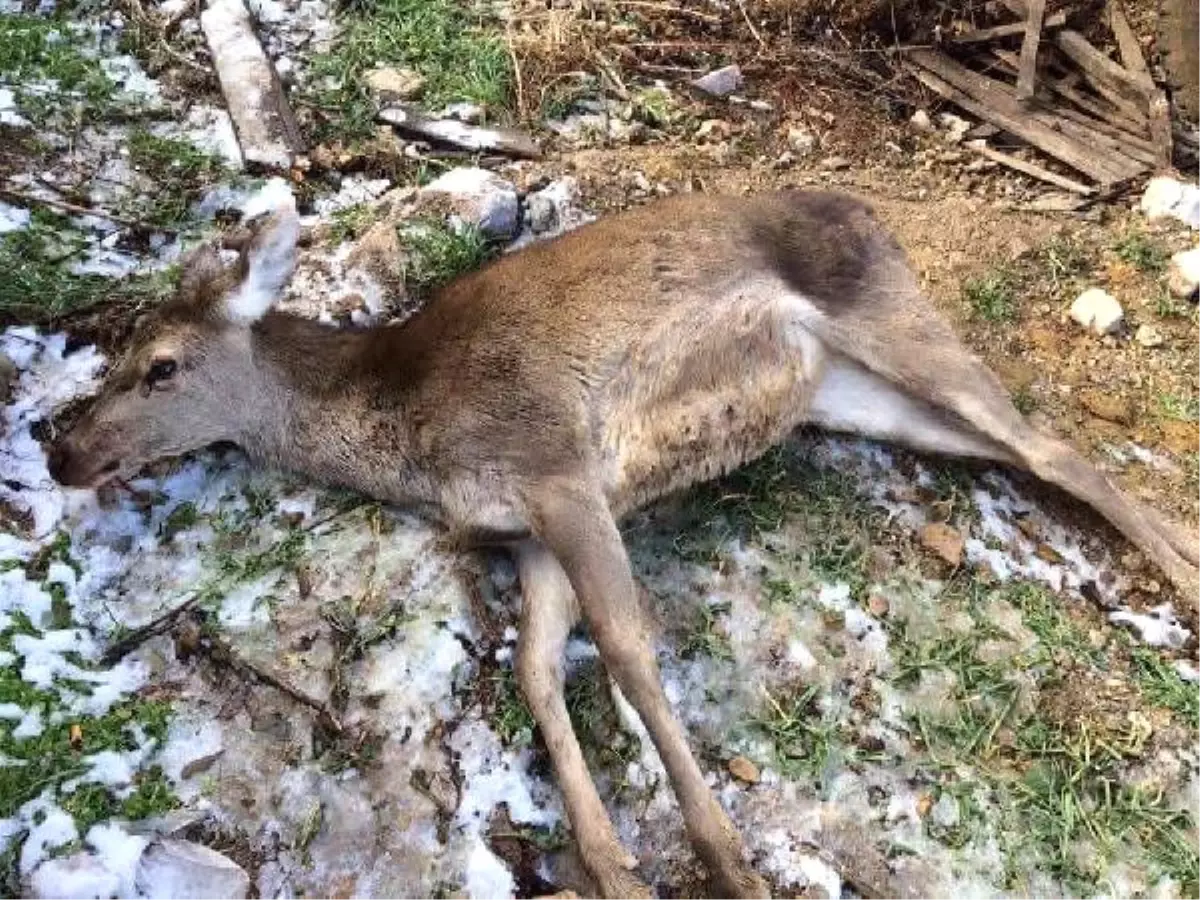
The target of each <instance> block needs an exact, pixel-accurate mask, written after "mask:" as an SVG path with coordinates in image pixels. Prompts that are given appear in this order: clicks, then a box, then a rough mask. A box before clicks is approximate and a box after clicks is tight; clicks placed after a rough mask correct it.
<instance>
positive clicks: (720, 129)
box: [696, 119, 733, 141]
mask: <svg viewBox="0 0 1200 900" xmlns="http://www.w3.org/2000/svg"><path fill="white" fill-rule="evenodd" d="M732 133H733V128H732V127H731V126H730V124H729V123H728V122H726V121H725V120H724V119H705V120H704V121H703V122H701V123H700V127H699V128H697V129H696V139H697V140H700V141H708V140H715V141H724V140H727V139H728V138H729V135H730V134H732Z"/></svg>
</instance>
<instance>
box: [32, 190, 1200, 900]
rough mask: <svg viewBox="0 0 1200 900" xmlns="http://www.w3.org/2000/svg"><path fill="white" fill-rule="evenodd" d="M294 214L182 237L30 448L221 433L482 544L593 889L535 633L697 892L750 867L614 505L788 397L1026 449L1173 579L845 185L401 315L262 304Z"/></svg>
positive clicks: (699, 204)
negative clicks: (573, 654)
mask: <svg viewBox="0 0 1200 900" xmlns="http://www.w3.org/2000/svg"><path fill="white" fill-rule="evenodd" d="M298 234H299V224H298V219H297V216H296V211H295V207H294V204H291V203H285V204H282V205H281V206H280V207H279V208H277V209H276V210H275V211H274V212H273V213H272V214H271V215H270V216H269V217H267V218H266V219H265V220H262V221H259V222H258V224H257V227H256V229H255V231H254V234H253V237H252V238H251V239H250V240H249V242H248V245H247V246H246V247H245V248H243V250H242V252H241V255H240V259H239V261H238V263H237V264H236V265H234V266H231V267H228V268H227V267H224V266H223V265H222V264H221V262H220V259H219V257H218V255H217V253H216V251H215V250H213V249H211V248H208V249H203V250H201V251H198V252H197V253H196V254H194V255H193V256H192V258H191V259H190V260H189V261H188V263H187V265H186V267H185V271H184V275H183V280H182V283H181V285H180V288H179V292H178V295H177V296H176V297H175V298H174V299H172V300H171V301H170V302H168V303H166V304H165V305H164V306H163V307H162V308H161V309H159V310H157V311H156V312H155V313H153V315H152V317H151V320H150V321H149V322H148V323H147V326H146V327H144V328H143V329H142V330H141V332H140V334H139V336H138V337H137V338H136V339H135V341H134V343H133V346H132V348H131V349H130V351H129V353H128V355H127V356H126V357H125V358H124V359H123V360H122V361H121V362H120V364H119V365H117V366H116V367H115V368H114V369H113V370H112V372H111V373H110V374H109V375H108V377H107V380H106V382H105V384H104V387H103V390H102V392H101V393H100V396H99V397H98V399H97V401H96V403H95V406H94V407H93V408H92V409H91V410H90V411H89V413H88V414H87V415H86V416H85V417H84V418H83V419H82V420H81V421H80V422H79V424H78V425H77V426H76V427H75V429H74V430H73V431H72V432H71V433H70V434H67V435H66V436H65V437H64V438H63V439H62V440H61V442H60V443H59V444H58V445H57V446H56V447H55V448H54V449H53V451H52V453H51V471H52V472H53V474H54V477H55V478H57V479H58V480H59V481H61V482H62V483H63V484H67V485H74V486H80V487H87V486H95V485H97V484H99V483H101V482H103V481H104V480H105V479H107V478H109V477H113V476H129V475H131V474H133V473H134V472H136V471H137V469H138V468H139V467H140V466H142V465H143V464H144V463H146V462H148V461H150V460H152V459H155V458H156V457H161V456H164V455H170V454H179V453H183V452H185V451H188V450H191V449H194V448H198V447H201V446H203V445H205V444H209V443H212V442H216V441H232V442H235V443H237V444H239V445H241V446H242V447H243V448H244V449H245V451H246V452H247V453H248V454H249V455H250V456H251V457H253V458H254V459H256V460H260V461H262V462H264V463H267V464H269V465H274V466H282V467H287V468H290V469H296V470H299V471H302V472H305V473H307V474H309V475H310V476H312V477H313V478H314V479H316V480H318V481H322V482H328V483H332V484H338V485H343V486H347V487H350V488H353V489H356V490H358V491H361V492H363V493H364V494H369V495H371V496H373V497H377V498H380V499H382V500H385V501H390V502H395V503H399V504H414V503H415V504H420V505H426V506H428V507H429V508H430V510H431V511H433V512H434V513H435V514H436V515H437V516H438V517H439V518H440V519H441V520H442V521H443V522H445V523H446V525H447V526H448V527H449V528H451V529H452V530H454V531H456V532H458V533H459V534H460V535H462V536H463V537H465V538H467V539H468V540H470V541H474V542H477V543H490V544H496V543H500V544H504V545H507V546H509V547H510V548H511V549H512V551H513V553H514V554H515V557H516V562H517V566H518V571H519V574H520V581H521V589H522V593H523V598H524V599H523V605H522V610H521V634H520V641H519V646H518V649H517V663H516V666H517V676H518V679H519V683H520V686H521V689H522V691H523V692H524V695H525V698H526V700H527V702H528V704H529V708H530V710H531V711H532V713H533V715H534V718H535V719H536V720H537V723H538V727H539V728H540V729H541V732H542V735H543V737H544V738H545V743H546V747H547V749H548V750H549V753H550V755H551V758H552V760H553V764H554V768H555V772H556V774H557V777H558V782H559V785H560V788H561V790H562V794H563V797H564V800H565V803H566V808H567V812H568V815H569V817H570V821H571V828H572V830H573V832H574V835H575V839H576V841H577V844H578V849H579V852H580V855H581V857H582V859H583V861H584V863H585V865H586V867H587V869H588V871H589V872H590V874H591V875H592V876H593V878H594V880H595V882H596V885H597V887H598V890H599V891H600V893H601V894H603V895H604V896H607V897H632V896H640V895H645V894H646V893H647V889H646V887H645V886H644V885H643V884H642V883H641V882H640V881H639V880H638V878H637V877H636V876H635V875H634V874H633V873H632V871H631V870H632V868H633V866H634V859H633V858H632V857H631V856H630V855H629V853H627V852H626V851H625V850H624V849H623V848H622V847H621V845H620V843H619V842H618V839H617V837H616V834H615V832H614V829H613V826H612V824H611V822H610V821H609V818H608V815H607V814H606V813H605V810H604V806H603V804H602V803H601V800H600V797H599V796H598V794H597V791H596V788H595V785H594V784H593V782H592V780H591V778H590V776H589V774H588V771H587V769H586V766H585V764H584V759H583V755H582V753H581V752H580V748H579V744H578V742H577V740H576V737H575V734H574V733H573V731H572V728H571V722H570V718H569V717H568V715H567V707H566V704H565V702H564V697H563V668H562V657H563V649H564V644H565V642H566V639H567V634H568V631H569V630H570V629H571V628H572V626H573V625H574V624H575V623H576V622H577V620H579V619H580V617H582V618H583V619H584V620H585V621H586V622H587V625H588V627H589V628H590V630H591V635H592V637H593V638H594V639H595V641H596V644H597V645H598V647H599V650H600V655H601V657H602V659H603V661H604V664H605V666H606V667H607V669H608V671H609V672H610V673H611V675H612V676H613V677H614V678H615V679H616V682H617V684H618V685H619V686H620V689H621V691H622V692H623V693H624V695H625V697H626V698H628V700H629V701H630V702H631V703H632V704H633V706H634V708H635V709H636V710H637V712H638V714H639V715H640V716H641V719H642V721H643V722H644V723H645V726H646V728H647V729H648V730H649V733H650V735H651V736H652V738H653V740H654V744H655V746H656V747H657V749H658V753H659V755H660V757H661V758H662V761H663V764H664V765H665V767H666V770H667V772H668V773H669V775H670V778H671V782H672V785H673V787H674V791H675V794H676V797H677V798H678V801H679V803H680V806H681V808H682V812H683V817H684V820H685V821H686V824H687V829H688V833H689V835H690V837H691V840H692V843H693V845H694V847H695V849H696V852H697V853H698V854H699V856H700V858H701V859H702V860H703V861H704V863H705V864H706V865H707V866H708V869H709V871H710V873H711V874H712V875H713V876H714V877H715V887H716V889H717V891H718V892H719V896H729V897H745V896H762V895H765V894H766V893H767V887H766V884H765V883H764V881H763V880H762V879H761V878H760V877H759V876H758V875H757V874H756V873H755V872H754V870H753V869H752V868H751V867H750V865H749V864H748V862H747V859H746V856H745V853H744V852H743V846H742V842H741V839H740V838H739V836H738V834H737V832H736V831H735V829H734V827H733V825H732V824H731V822H730V821H729V819H728V818H727V817H726V815H725V813H724V812H723V811H722V809H721V807H720V806H718V805H717V803H716V801H715V800H714V798H713V796H712V794H711V793H710V792H709V790H708V788H707V786H706V785H705V781H704V775H703V773H702V772H701V770H700V767H699V766H698V765H697V764H696V761H695V759H694V758H693V756H692V754H691V752H690V751H689V749H688V745H687V740H686V736H685V734H684V732H683V730H682V728H681V727H680V725H679V724H678V723H677V722H676V720H675V719H674V717H673V716H672V714H671V710H670V706H669V705H668V702H667V699H666V697H665V696H664V693H663V689H662V686H661V684H660V679H659V674H658V668H657V665H656V662H655V657H654V653H653V651H652V649H651V643H650V640H649V637H648V635H647V632H646V628H645V626H644V624H643V620H642V616H641V613H640V612H639V608H638V599H637V593H636V590H635V586H634V581H633V576H632V574H631V572H630V567H629V561H628V559H627V557H626V553H625V549H624V547H623V546H622V543H621V535H620V532H619V531H618V530H617V521H618V519H620V518H621V516H622V515H624V514H625V513H627V512H629V511H631V510H632V509H634V508H635V507H637V506H639V505H641V504H645V503H647V502H649V501H651V500H653V499H654V498H656V497H660V496H662V495H664V494H666V493H667V492H670V491H674V490H678V489H680V488H685V487H687V486H688V485H691V484H695V483H696V482H699V481H703V480H706V479H710V478H713V477H715V476H718V475H720V474H722V473H724V472H728V471H729V470H731V469H733V468H734V467H736V466H739V465H741V464H742V463H744V462H746V461H748V460H751V459H754V458H755V457H757V456H759V455H760V454H762V453H763V452H764V451H766V450H767V449H768V448H769V447H771V445H772V444H774V443H776V442H778V441H780V440H781V439H783V438H784V437H786V436H787V435H788V434H789V432H791V431H792V430H793V429H794V428H796V426H798V425H800V424H802V423H814V424H816V425H819V426H824V427H825V428H828V429H833V430H837V431H845V432H853V433H857V434H862V435H868V436H870V437H874V438H884V439H889V440H894V441H898V442H901V443H903V444H907V445H908V446H911V447H915V448H917V449H920V450H927V451H934V452H938V453H946V454H952V455H957V456H969V457H977V458H982V459H986V460H992V461H996V462H999V463H1003V464H1006V465H1010V466H1015V467H1017V468H1021V469H1026V470H1028V471H1030V472H1032V473H1034V474H1035V475H1036V476H1038V477H1040V478H1041V479H1044V480H1045V481H1047V482H1050V483H1051V484H1054V485H1057V486H1059V487H1061V488H1063V489H1065V490H1066V491H1067V492H1069V493H1071V494H1073V495H1074V496H1075V497H1077V498H1079V499H1080V500H1082V501H1084V502H1085V503H1087V504H1089V505H1090V506H1092V507H1094V508H1095V509H1097V510H1098V511H1099V512H1101V513H1102V514H1103V515H1104V516H1105V517H1106V518H1107V519H1108V520H1109V521H1110V522H1111V523H1112V524H1113V525H1115V526H1116V527H1117V528H1118V529H1119V530H1120V531H1121V532H1122V533H1123V534H1124V535H1125V536H1126V537H1127V538H1128V539H1129V540H1130V541H1132V542H1133V544H1135V545H1136V546H1137V547H1138V548H1140V549H1141V550H1142V551H1143V552H1144V553H1146V555H1147V556H1149V557H1150V558H1151V559H1152V560H1153V561H1154V562H1155V563H1157V564H1158V566H1159V567H1160V568H1161V569H1162V571H1163V572H1164V573H1165V574H1166V575H1167V577H1169V578H1170V579H1171V580H1172V581H1173V582H1174V583H1175V584H1176V585H1177V586H1178V588H1179V589H1180V590H1181V591H1182V592H1183V593H1184V594H1185V595H1186V596H1187V597H1189V598H1191V599H1194V598H1195V596H1196V592H1197V559H1198V554H1197V550H1198V547H1197V544H1198V542H1197V536H1196V535H1195V534H1193V533H1190V532H1188V531H1186V530H1184V529H1183V528H1180V527H1176V526H1174V525H1172V524H1171V523H1169V522H1167V521H1166V520H1165V519H1163V518H1162V517H1161V516H1159V515H1158V514H1157V513H1155V512H1154V511H1152V510H1150V509H1147V508H1145V507H1142V506H1140V505H1138V504H1137V503H1135V502H1134V501H1132V500H1131V499H1129V498H1127V497H1126V496H1124V495H1123V494H1122V493H1121V492H1120V491H1119V490H1117V489H1116V488H1115V487H1113V486H1112V485H1111V484H1110V483H1109V482H1107V481H1106V480H1105V479H1104V477H1103V476H1102V475H1101V474H1100V473H1099V472H1098V471H1097V470H1096V469H1094V468H1093V467H1092V466H1091V465H1089V464H1088V463H1087V462H1086V461H1085V460H1084V459H1082V458H1081V457H1080V456H1079V455H1078V454H1077V453H1075V452H1074V451H1073V450H1071V449H1070V448H1069V447H1067V446H1066V445H1065V444H1063V443H1062V442H1060V441H1057V440H1055V439H1053V438H1050V437H1046V436H1044V435H1042V434H1039V433H1038V432H1036V431H1034V430H1033V429H1031V428H1030V427H1029V425H1027V424H1026V423H1025V421H1024V420H1023V419H1022V418H1021V416H1020V415H1019V414H1018V413H1017V411H1016V410H1015V409H1014V408H1013V406H1012V404H1011V403H1010V402H1009V398H1008V394H1007V392H1006V391H1005V390H1004V388H1003V387H1002V386H1001V384H1000V382H999V381H998V380H997V379H996V377H995V376H994V375H993V374H992V373H991V372H990V371H989V370H988V369H987V368H985V367H984V365H983V364H982V363H981V362H979V361H978V360H977V359H976V358H975V357H974V356H972V355H971V354H970V353H969V352H968V351H967V350H966V349H965V348H964V347H963V346H962V345H961V344H960V343H959V342H958V340H957V339H956V338H955V336H954V334H953V332H952V331H951V329H950V328H949V327H948V326H947V325H946V323H944V322H943V321H942V320H941V319H940V318H939V317H938V315H937V314H936V313H935V312H934V309H933V307H932V305H931V304H930V303H929V301H928V300H926V298H925V297H923V296H922V295H921V292H920V291H919V290H918V287H917V283H916V281H915V279H914V277H913V275H912V273H911V272H910V270H909V269H908V266H907V264H906V261H905V258H904V254H903V252H902V251H901V249H900V248H899V246H898V245H897V244H896V242H895V241H894V239H893V238H891V237H890V236H889V235H888V234H887V233H886V232H885V231H884V230H882V228H881V227H880V226H879V225H878V224H877V223H876V222H875V220H874V219H873V217H872V214H871V212H870V210H869V209H868V207H866V206H865V205H863V204H862V203H860V202H859V201H857V200H854V199H851V198H849V197H846V196H841V195H837V194H830V193H806V192H800V191H785V192H782V193H778V194H774V195H769V196H760V197H757V198H752V199H733V198H719V197H713V196H705V195H698V194H691V195H686V196H679V197H675V198H672V199H669V200H664V201H660V202H658V203H655V204H653V205H651V206H648V207H645V208H642V209H637V210H633V211H630V212H626V213H622V214H620V215H615V216H612V217H610V218H606V219H603V220H601V221H599V222H596V223H594V224H591V225H588V226H585V227H583V228H580V229H578V230H576V231H573V232H571V233H569V234H567V235H564V236H563V237H560V238H558V239H556V240H553V241H549V242H546V243H543V244H539V245H535V246H532V247H530V248H528V249H526V250H523V251H521V252H519V253H515V254H513V255H511V256H507V257H504V258H502V259H500V260H498V261H496V262H495V263H493V264H491V265H490V266H488V267H486V268H485V269H483V270H482V271H479V272H476V273H474V274H471V275H467V276H465V277H463V278H460V279H459V280H457V281H455V282H454V283H452V284H450V285H449V286H448V287H446V288H445V289H443V290H442V291H441V292H440V293H439V294H438V295H437V297H436V298H435V299H434V300H432V301H431V302H430V303H429V305H428V306H427V307H426V308H425V309H424V310H422V311H421V312H420V313H418V314H417V315H416V316H415V317H413V318H412V319H411V320H409V321H408V322H406V323H404V324H403V325H400V326H396V327H378V328H364V329H342V330H337V329H333V328H329V327H326V326H323V325H320V324H318V323H316V322H312V321H307V320H305V319H301V318H298V317H296V316H291V315H284V314H281V313H277V312H272V311H271V307H272V304H273V303H274V301H275V299H276V297H277V296H278V295H279V294H280V292H281V291H282V289H283V287H284V285H285V284H286V282H287V281H288V279H289V278H290V276H291V273H292V271H293V268H294V265H295V256H296V240H297V237H298Z"/></svg>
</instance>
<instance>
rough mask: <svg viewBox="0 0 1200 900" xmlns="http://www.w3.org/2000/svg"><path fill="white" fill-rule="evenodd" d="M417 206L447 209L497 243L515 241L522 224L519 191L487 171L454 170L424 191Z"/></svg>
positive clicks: (475, 169) (428, 185)
mask: <svg viewBox="0 0 1200 900" xmlns="http://www.w3.org/2000/svg"><path fill="white" fill-rule="evenodd" d="M417 204H418V206H426V205H428V206H442V205H444V206H445V207H448V211H449V212H451V213H452V214H453V215H455V216H457V217H458V218H459V219H461V220H462V221H463V222H466V223H467V224H470V225H474V226H476V227H477V228H479V230H480V231H482V232H483V233H484V234H485V235H487V236H488V237H490V238H494V239H496V240H503V241H507V240H511V239H512V238H513V237H515V236H516V234H517V230H518V228H520V224H521V223H520V218H519V215H518V212H519V210H518V204H517V189H516V188H515V187H513V185H512V184H510V183H509V182H507V181H505V180H504V179H503V178H500V177H499V176H498V175H495V174H493V173H492V172H489V171H487V170H486V169H477V168H461V169H451V170H450V171H449V172H447V173H446V174H445V175H442V176H441V177H440V178H438V179H436V180H435V181H432V182H430V183H429V184H427V185H426V186H425V187H424V188H423V189H422V190H421V193H420V194H418V195H417Z"/></svg>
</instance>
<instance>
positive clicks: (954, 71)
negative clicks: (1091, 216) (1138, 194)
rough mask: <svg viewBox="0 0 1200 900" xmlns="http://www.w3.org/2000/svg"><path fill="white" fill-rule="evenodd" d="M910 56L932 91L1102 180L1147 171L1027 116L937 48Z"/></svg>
mask: <svg viewBox="0 0 1200 900" xmlns="http://www.w3.org/2000/svg"><path fill="white" fill-rule="evenodd" d="M908 59H909V61H910V63H911V64H912V65H911V71H912V72H913V74H914V75H915V76H916V77H917V78H918V79H919V80H920V81H921V82H922V83H923V84H925V85H926V86H927V87H929V88H930V89H931V90H933V91H935V92H936V93H938V94H940V95H941V96H943V97H945V98H946V99H947V100H950V101H952V102H953V103H955V104H957V105H958V106H961V107H962V108H963V109H965V110H966V111H967V112H969V113H971V114H972V115H975V116H978V117H979V118H981V119H985V120H986V121H988V122H991V123H992V124H993V125H996V126H997V127H999V128H1003V129H1004V130H1005V131H1007V132H1008V133H1009V134H1013V135H1016V136H1017V137H1019V138H1021V139H1022V140H1025V141H1028V142H1029V143H1030V144H1032V145H1033V146H1034V147H1037V148H1038V149H1039V150H1041V151H1042V152H1043V153H1046V154H1047V155H1049V156H1052V157H1054V158H1055V159H1057V160H1059V161H1061V162H1063V163H1065V164H1066V165H1068V166H1070V167H1071V168H1072V169H1075V170H1076V171H1079V172H1082V173H1083V174H1085V175H1087V176H1088V177H1089V178H1092V179H1094V180H1095V181H1098V182H1100V183H1101V184H1103V185H1110V184H1116V183H1118V182H1121V181H1125V180H1127V179H1129V178H1133V177H1135V176H1137V175H1139V174H1141V173H1142V172H1143V171H1145V166H1144V165H1143V164H1142V163H1140V162H1137V161H1136V160H1132V159H1130V158H1129V157H1127V156H1123V155H1119V154H1112V153H1107V152H1104V151H1103V149H1102V148H1098V147H1096V146H1095V145H1094V144H1091V145H1089V144H1087V143H1081V142H1080V141H1078V140H1076V139H1074V138H1072V137H1069V136H1068V135H1066V134H1064V133H1063V132H1062V131H1061V130H1058V129H1056V128H1054V127H1052V126H1050V125H1047V124H1046V123H1045V121H1041V120H1039V119H1037V118H1035V117H1034V116H1031V115H1030V114H1029V113H1028V112H1027V111H1026V110H1024V109H1022V108H1021V104H1019V103H1018V102H1017V100H1016V98H1015V97H1014V96H1013V95H1012V93H1011V91H1010V90H1009V89H1008V88H1006V86H1005V85H1003V84H1000V83H999V82H996V81H994V80H992V79H990V78H987V77H986V76H983V75H980V74H978V73H977V72H972V71H971V70H969V69H967V68H965V67H963V66H961V65H959V64H958V63H956V62H954V61H953V60H951V59H948V58H947V57H945V56H943V55H942V54H940V53H938V52H936V51H932V50H912V51H910V52H909V54H908Z"/></svg>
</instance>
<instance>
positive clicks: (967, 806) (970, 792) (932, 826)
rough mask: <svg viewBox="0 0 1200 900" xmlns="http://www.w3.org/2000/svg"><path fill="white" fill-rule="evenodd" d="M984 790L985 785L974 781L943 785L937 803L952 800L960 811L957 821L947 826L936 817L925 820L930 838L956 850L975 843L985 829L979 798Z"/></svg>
mask: <svg viewBox="0 0 1200 900" xmlns="http://www.w3.org/2000/svg"><path fill="white" fill-rule="evenodd" d="M984 789H985V788H984V786H983V785H981V784H977V783H975V782H972V781H952V782H950V783H949V784H944V785H942V786H941V788H940V790H939V793H938V799H937V802H938V803H942V802H943V798H945V797H949V798H950V799H952V800H953V801H954V803H955V805H956V806H957V809H958V816H957V820H956V821H954V823H953V824H950V825H946V824H942V823H940V822H938V821H937V817H936V816H930V817H929V818H928V819H926V820H925V830H926V831H927V832H928V833H929V836H930V837H932V838H934V839H935V840H938V841H941V842H942V843H943V844H945V845H946V846H948V847H953V848H954V849H956V850H960V849H962V848H963V847H965V846H967V845H968V844H970V843H971V842H972V841H974V840H975V839H976V838H977V837H978V835H979V833H980V831H981V830H982V829H983V827H984V821H985V817H984V812H983V807H982V806H981V805H980V802H979V798H978V796H977V794H978V792H980V791H982V790H984Z"/></svg>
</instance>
